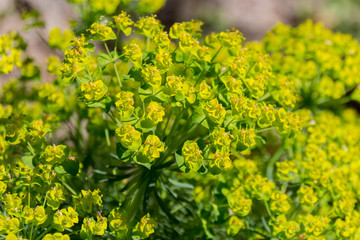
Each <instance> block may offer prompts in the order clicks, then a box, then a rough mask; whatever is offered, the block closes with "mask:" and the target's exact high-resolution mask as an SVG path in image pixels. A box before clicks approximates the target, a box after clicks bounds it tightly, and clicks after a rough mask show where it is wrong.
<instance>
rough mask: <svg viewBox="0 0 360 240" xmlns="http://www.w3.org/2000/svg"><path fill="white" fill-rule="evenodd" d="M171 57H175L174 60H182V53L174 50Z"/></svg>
mask: <svg viewBox="0 0 360 240" xmlns="http://www.w3.org/2000/svg"><path fill="white" fill-rule="evenodd" d="M173 59H175V61H176V62H184V55H183V53H182V52H181V51H178V50H176V51H175V52H174V54H173Z"/></svg>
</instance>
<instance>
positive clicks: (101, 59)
mask: <svg viewBox="0 0 360 240" xmlns="http://www.w3.org/2000/svg"><path fill="white" fill-rule="evenodd" d="M111 62H112V59H111V57H110V56H109V55H108V54H105V53H99V55H98V64H99V67H100V68H101V69H102V70H104V68H105V67H106V66H107V65H108V64H109V63H111Z"/></svg>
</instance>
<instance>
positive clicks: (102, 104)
mask: <svg viewBox="0 0 360 240" xmlns="http://www.w3.org/2000/svg"><path fill="white" fill-rule="evenodd" d="M85 104H86V106H87V107H89V108H97V107H98V108H103V109H105V110H106V112H108V111H109V110H110V107H111V98H110V97H105V98H103V99H101V101H99V102H90V103H85Z"/></svg>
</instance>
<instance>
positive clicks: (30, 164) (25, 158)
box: [21, 155, 34, 169]
mask: <svg viewBox="0 0 360 240" xmlns="http://www.w3.org/2000/svg"><path fill="white" fill-rule="evenodd" d="M33 158H34V156H33V155H25V156H23V157H22V158H21V161H22V162H23V163H24V164H25V165H26V166H28V167H29V168H31V169H33V168H34V165H33Z"/></svg>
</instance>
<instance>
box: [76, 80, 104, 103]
mask: <svg viewBox="0 0 360 240" xmlns="http://www.w3.org/2000/svg"><path fill="white" fill-rule="evenodd" d="M80 90H81V93H82V95H83V97H84V99H85V100H86V101H88V102H94V101H98V100H100V99H101V98H103V97H104V96H105V94H106V92H107V90H108V88H107V86H106V85H105V84H104V82H103V81H101V80H97V81H95V82H88V83H82V84H81V87H80Z"/></svg>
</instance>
